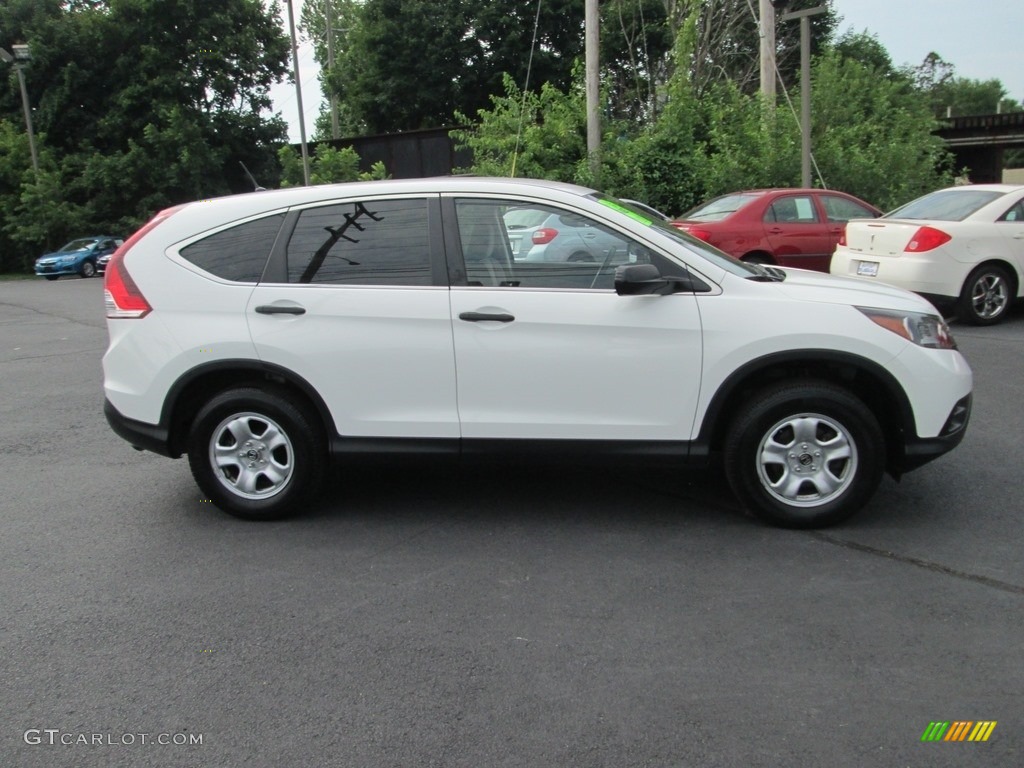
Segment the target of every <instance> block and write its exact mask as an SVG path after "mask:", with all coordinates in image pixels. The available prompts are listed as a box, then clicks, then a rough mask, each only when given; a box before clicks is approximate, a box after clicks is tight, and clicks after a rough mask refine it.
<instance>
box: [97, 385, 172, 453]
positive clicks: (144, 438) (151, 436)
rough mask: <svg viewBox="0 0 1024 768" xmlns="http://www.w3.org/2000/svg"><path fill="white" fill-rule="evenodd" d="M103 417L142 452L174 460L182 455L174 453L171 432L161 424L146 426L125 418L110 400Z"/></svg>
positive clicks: (104, 407) (106, 402)
mask: <svg viewBox="0 0 1024 768" xmlns="http://www.w3.org/2000/svg"><path fill="white" fill-rule="evenodd" d="M103 415H104V416H106V417H107V423H108V424H110V428H111V429H112V430H114V432H115V433H116V434H117V435H118V436H119V437H121V438H122V439H124V440H127V441H128V442H129V443H130V444H131V446H132V447H133V448H135V449H136V450H140V451H152V452H153V453H158V454H160V455H161V456H168V457H170V458H172V459H176V458H178V456H180V455H181V454H177V453H172V452H171V449H170V440H169V432H168V430H167V428H166V427H163V426H161V425H159V424H146V423H144V422H141V421H135V420H134V419H129V418H127V417H126V416H124V415H123V414H122V413H121V412H120V411H118V410H117V408H115V407H114V406H113V404H112V403H111V402H110V401H109V400H104V401H103Z"/></svg>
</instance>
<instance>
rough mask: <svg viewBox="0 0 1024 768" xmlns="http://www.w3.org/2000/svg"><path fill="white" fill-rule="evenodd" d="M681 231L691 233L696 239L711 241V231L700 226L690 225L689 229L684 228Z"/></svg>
mask: <svg viewBox="0 0 1024 768" xmlns="http://www.w3.org/2000/svg"><path fill="white" fill-rule="evenodd" d="M683 231H684V232H686V233H688V234H691V235H693V236H694V237H696V238H697V239H698V240H703V241H704V242H705V243H710V242H711V233H710V232H709V231H708V230H706V229H701V228H700V227H690V228H689V229H684V230H683Z"/></svg>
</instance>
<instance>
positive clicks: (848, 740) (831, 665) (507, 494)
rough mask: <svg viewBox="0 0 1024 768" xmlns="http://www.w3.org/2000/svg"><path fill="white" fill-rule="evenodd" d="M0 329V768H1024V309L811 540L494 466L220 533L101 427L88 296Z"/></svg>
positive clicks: (216, 521) (654, 488)
mask: <svg viewBox="0 0 1024 768" xmlns="http://www.w3.org/2000/svg"><path fill="white" fill-rule="evenodd" d="M0 328H2V329H3V337H2V342H0V361H2V365H3V368H2V370H3V375H2V377H0V417H2V421H0V423H2V425H3V426H2V429H0V450H2V455H3V466H4V472H3V473H2V474H0V483H2V485H0V498H2V501H0V504H2V510H3V520H4V535H3V537H2V541H0V595H2V596H3V600H4V610H3V611H2V613H0V622H2V628H3V631H2V632H0V674H2V680H3V681H4V685H3V686H0V713H2V714H3V722H4V723H5V725H4V729H5V730H4V732H3V733H0V766H47V767H49V766H65V765H67V766H72V765H73V766H120V765H124V766H161V767H163V766H235V765H238V766H242V765H252V766H466V767H467V768H470V767H471V768H485V767H487V768H489V767H491V766H609V767H612V766H614V767H616V768H621V767H625V766H737V767H740V766H742V767H745V768H746V767H750V766H851V767H852V766H857V767H861V766H945V765H950V766H1016V765H1021V764H1022V763H1024V705H1022V703H1021V691H1022V690H1024V635H1022V632H1021V627H1022V626H1024V558H1022V556H1021V552H1022V551H1024V550H1022V547H1024V525H1022V522H1021V520H1022V516H1024V515H1022V513H1024V485H1022V483H1021V482H1020V464H1021V458H1020V457H1021V455H1022V447H1024V408H1022V400H1024V398H1022V397H1021V392H1022V389H1024V312H1021V311H1018V312H1016V313H1015V314H1014V316H1013V317H1011V318H1010V320H1009V321H1008V322H1006V323H1004V324H1003V325H1000V326H996V327H992V328H985V329H979V328H972V327H964V326H959V325H955V326H954V328H953V330H954V335H955V336H956V338H957V340H958V342H959V343H960V347H961V349H962V351H963V352H964V354H965V355H966V357H967V359H968V360H969V362H970V363H971V365H972V367H973V369H974V373H975V402H974V413H973V417H972V423H971V426H970V428H969V430H968V433H967V436H966V438H965V440H964V442H963V444H962V445H961V446H960V447H959V448H958V449H957V450H955V451H954V452H952V453H951V454H948V455H946V456H944V457H942V458H941V459H939V460H937V461H935V462H933V463H932V464H929V465H927V466H925V467H924V468H922V469H920V470H918V471H916V472H913V473H911V474H909V475H907V476H906V477H904V478H903V480H902V481H901V482H899V483H897V482H895V481H893V480H892V479H891V478H888V477H887V478H886V479H885V480H884V481H883V484H882V487H881V489H880V490H879V492H878V494H877V495H876V496H875V498H874V500H873V501H872V503H871V504H870V505H869V507H868V508H867V509H866V510H865V511H864V512H862V513H861V514H860V515H858V516H857V517H855V518H854V519H853V520H851V521H850V522H849V523H847V524H845V525H843V526H840V527H837V528H833V529H828V530H826V531H819V532H793V531H783V530H776V529H771V528H767V527H764V526H762V525H760V524H758V523H756V522H754V521H752V520H751V519H749V518H747V517H746V516H744V515H743V513H742V512H741V511H740V510H739V508H738V506H737V504H736V502H735V501H734V500H733V498H732V496H731V494H730V493H729V491H728V488H727V486H726V484H725V481H724V479H723V478H722V477H720V476H719V474H718V473H707V472H692V471H691V472H686V473H679V474H678V475H675V476H673V475H665V474H664V473H658V474H653V475H650V476H646V475H644V474H643V473H637V472H635V471H630V472H624V473H621V474H619V473H616V472H614V471H607V470H602V471H600V472H591V471H587V470H586V469H573V470H565V469H561V468H559V467H550V466H549V467H545V466H538V467H522V466H516V467H502V466H497V465H496V466H492V467H486V468H481V467H473V468H472V469H468V468H465V469H460V468H458V467H448V466H442V467H417V466H414V465H398V466H391V467H379V468H376V469H372V470H370V469H361V470H360V471H358V472H350V473H345V472H341V473H340V474H339V476H338V477H337V479H336V480H335V482H334V483H333V486H332V488H331V490H330V492H329V493H328V494H327V495H326V496H325V497H324V499H323V500H322V501H321V502H320V503H319V504H317V505H316V506H315V507H313V508H311V509H310V510H309V511H308V513H307V514H306V515H304V516H302V517H300V518H298V519H295V520H291V521H287V522H280V523H265V524H252V523H244V522H241V521H238V520H236V519H233V518H231V517H228V516H226V515H224V514H223V513H221V512H219V511H218V510H217V509H216V508H213V507H211V505H210V504H208V503H205V502H204V501H203V500H202V499H201V498H200V495H199V491H198V489H197V488H196V486H195V484H194V482H193V480H192V477H191V475H190V473H189V469H188V466H187V464H186V463H185V461H177V462H173V461H170V460H168V459H165V458H161V457H158V456H155V455H151V454H146V453H137V452H135V451H133V450H132V449H131V448H130V447H129V446H128V445H127V444H126V443H124V442H123V441H122V440H121V439H119V438H117V437H115V436H114V435H113V433H112V432H110V430H109V428H108V426H107V424H106V422H105V420H104V418H103V414H102V402H103V394H102V372H101V369H100V358H101V356H102V354H103V350H104V348H105V346H106V328H105V323H104V318H103V306H102V282H101V281H100V280H97V279H92V280H79V279H62V280H59V281H57V282H53V283H48V282H45V281H38V282H36V281H9V282H0ZM933 721H997V723H998V725H997V726H996V727H995V729H994V730H993V731H992V734H991V737H990V738H989V740H988V741H986V742H984V743H972V742H962V743H952V742H940V743H923V742H922V741H921V737H922V734H923V732H924V731H925V729H926V728H927V727H928V725H929V723H930V722H933ZM143 736H144V738H143ZM95 737H99V738H98V739H97V738H95ZM165 742H166V743H165ZM197 742H199V743H197Z"/></svg>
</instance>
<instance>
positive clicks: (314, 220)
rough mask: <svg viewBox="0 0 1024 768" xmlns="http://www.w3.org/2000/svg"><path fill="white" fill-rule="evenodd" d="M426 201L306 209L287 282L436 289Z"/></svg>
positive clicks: (290, 243)
mask: <svg viewBox="0 0 1024 768" xmlns="http://www.w3.org/2000/svg"><path fill="white" fill-rule="evenodd" d="M427 220H428V219H427V201H426V200H425V199H422V198H416V199H403V200H373V201H367V202H351V203H339V204H337V205H325V206H321V207H319V208H309V209H307V210H304V211H303V212H302V213H301V215H300V216H299V220H298V222H297V223H296V225H295V231H294V232H293V233H292V236H291V239H290V240H289V241H288V282H290V283H342V284H345V285H432V278H431V270H430V238H429V236H428V235H429V233H428V224H427Z"/></svg>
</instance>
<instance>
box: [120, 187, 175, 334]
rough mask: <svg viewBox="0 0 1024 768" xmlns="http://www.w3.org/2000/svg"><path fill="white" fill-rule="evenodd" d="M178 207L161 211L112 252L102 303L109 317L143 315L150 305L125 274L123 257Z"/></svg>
mask: <svg viewBox="0 0 1024 768" xmlns="http://www.w3.org/2000/svg"><path fill="white" fill-rule="evenodd" d="M180 207H181V206H175V207H174V208H168V209H167V210H164V211H160V213H158V214H157V215H156V216H154V217H153V218H152V219H150V220H149V221H148V222H147V223H146V224H145V225H144V226H143V227H142V229H140V230H139V231H138V232H136V233H135V234H134V235H132V236H131V237H129V238H128V239H127V240H125V241H124V243H123V244H122V245H121V246H120V247H119V248H118V249H117V250H116V251H114V254H113V255H112V256H111V257H110V261H109V262H108V263H107V269H106V274H105V275H104V276H103V303H104V304H105V305H106V307H107V317H108V318H111V319H122V320H124V319H138V318H142V317H145V316H146V315H148V314H149V313H150V312H152V311H153V308H152V307H151V306H150V305H149V302H148V301H146V297H145V296H143V295H142V291H140V290H139V286H137V285H136V284H135V281H134V280H132V276H131V275H130V274H128V268H127V267H126V266H125V264H124V257H125V255H126V254H127V253H128V251H130V250H131V249H132V247H133V246H134V245H135V244H136V243H137V242H139V240H141V239H142V238H143V236H144V235H145V234H146V233H147V232H149V231H150V230H151V229H153V227H155V226H156V225H157V224H159V223H160V222H161V221H163V220H164V219H166V218H167V217H168V216H170V215H171V214H172V213H174V212H175V211H177V210H178V208H180Z"/></svg>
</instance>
